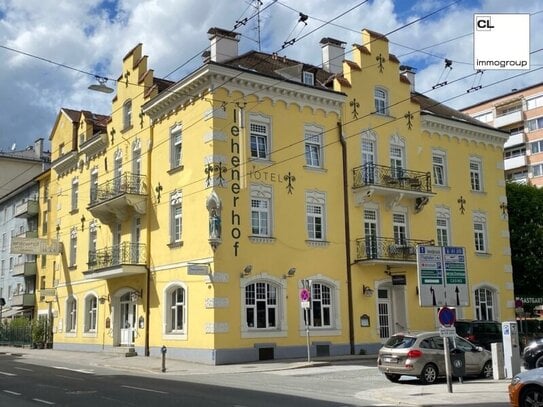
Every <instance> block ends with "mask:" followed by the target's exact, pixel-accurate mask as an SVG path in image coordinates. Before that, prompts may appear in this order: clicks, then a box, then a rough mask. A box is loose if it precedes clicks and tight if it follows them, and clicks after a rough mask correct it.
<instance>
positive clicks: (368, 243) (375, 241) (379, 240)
mask: <svg viewBox="0 0 543 407" xmlns="http://www.w3.org/2000/svg"><path fill="white" fill-rule="evenodd" d="M433 244H434V242H433V241H432V240H415V239H401V240H398V239H395V238H393V237H380V236H370V237H363V238H360V239H356V260H355V261H356V262H371V263H385V264H404V265H409V264H416V262H417V246H418V245H433Z"/></svg>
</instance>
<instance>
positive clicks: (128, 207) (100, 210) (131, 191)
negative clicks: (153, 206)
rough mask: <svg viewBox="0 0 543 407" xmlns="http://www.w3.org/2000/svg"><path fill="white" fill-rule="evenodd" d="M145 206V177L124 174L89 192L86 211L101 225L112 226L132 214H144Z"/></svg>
mask: <svg viewBox="0 0 543 407" xmlns="http://www.w3.org/2000/svg"><path fill="white" fill-rule="evenodd" d="M146 204H147V185H146V182H145V176H144V175H141V174H132V173H129V172H125V173H124V174H121V175H119V176H117V177H115V178H113V179H111V180H109V181H106V182H104V183H103V184H100V185H98V186H97V187H96V188H95V189H93V190H92V191H91V201H90V204H89V207H88V210H89V211H90V213H91V214H92V216H94V217H95V218H98V219H99V220H100V221H101V222H102V223H105V224H112V223H117V222H122V221H124V220H126V219H128V217H129V216H131V215H133V214H134V213H138V214H144V213H145V210H146V206H147V205H146Z"/></svg>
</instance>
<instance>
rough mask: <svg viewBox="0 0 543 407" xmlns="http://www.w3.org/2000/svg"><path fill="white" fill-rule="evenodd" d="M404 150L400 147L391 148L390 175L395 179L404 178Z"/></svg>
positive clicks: (393, 145)
mask: <svg viewBox="0 0 543 407" xmlns="http://www.w3.org/2000/svg"><path fill="white" fill-rule="evenodd" d="M403 168H404V149H403V147H402V146H400V145H395V144H392V145H391V146H390V175H391V176H392V177H394V178H401V177H403Z"/></svg>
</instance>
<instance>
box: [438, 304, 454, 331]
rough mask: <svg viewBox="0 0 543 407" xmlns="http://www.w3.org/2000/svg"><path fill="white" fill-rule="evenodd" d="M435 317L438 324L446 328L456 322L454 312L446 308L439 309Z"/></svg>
mask: <svg viewBox="0 0 543 407" xmlns="http://www.w3.org/2000/svg"><path fill="white" fill-rule="evenodd" d="M437 317H438V319H439V322H440V324H441V325H443V326H444V327H446V328H449V327H451V326H453V325H454V321H455V320H456V315H455V314H454V311H453V310H452V309H450V308H447V307H443V308H441V309H440V310H439V312H438V314H437Z"/></svg>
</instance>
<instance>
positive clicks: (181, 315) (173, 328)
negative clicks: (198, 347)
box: [166, 286, 186, 334]
mask: <svg viewBox="0 0 543 407" xmlns="http://www.w3.org/2000/svg"><path fill="white" fill-rule="evenodd" d="M166 298H167V305H166V306H167V313H166V314H167V315H166V318H167V320H166V332H168V333H171V334H179V333H183V332H184V330H185V315H186V314H185V313H186V292H185V289H184V288H183V287H180V286H173V287H172V288H170V289H169V290H168V292H167V295H166Z"/></svg>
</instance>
